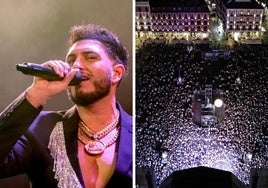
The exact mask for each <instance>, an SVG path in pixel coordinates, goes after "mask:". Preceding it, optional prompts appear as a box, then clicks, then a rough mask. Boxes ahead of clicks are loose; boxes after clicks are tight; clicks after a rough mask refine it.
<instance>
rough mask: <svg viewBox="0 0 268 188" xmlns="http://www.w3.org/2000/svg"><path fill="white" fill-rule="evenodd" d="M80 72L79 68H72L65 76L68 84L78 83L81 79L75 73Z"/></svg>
mask: <svg viewBox="0 0 268 188" xmlns="http://www.w3.org/2000/svg"><path fill="white" fill-rule="evenodd" d="M78 72H80V70H79V69H71V70H70V72H68V74H67V75H66V76H65V77H64V79H63V81H64V82H65V83H68V84H70V83H71V84H72V85H76V84H77V83H79V82H80V81H79V79H75V75H76V74H77V73H78Z"/></svg>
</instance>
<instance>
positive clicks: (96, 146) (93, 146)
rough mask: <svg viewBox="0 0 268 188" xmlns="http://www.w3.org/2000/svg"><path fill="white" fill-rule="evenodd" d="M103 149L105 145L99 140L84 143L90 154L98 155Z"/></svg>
mask: <svg viewBox="0 0 268 188" xmlns="http://www.w3.org/2000/svg"><path fill="white" fill-rule="evenodd" d="M104 149H105V145H104V143H103V142H102V141H100V140H90V141H89V142H88V143H87V144H86V145H85V150H86V152H87V153H88V154H90V155H99V154H101V153H103V151H104Z"/></svg>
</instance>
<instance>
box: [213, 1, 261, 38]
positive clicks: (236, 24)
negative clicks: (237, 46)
mask: <svg viewBox="0 0 268 188" xmlns="http://www.w3.org/2000/svg"><path fill="white" fill-rule="evenodd" d="M216 10H217V11H216V12H217V15H218V17H219V19H220V20H221V21H222V24H223V29H224V31H225V35H226V36H227V37H228V38H232V39H234V40H236V41H241V42H247V41H251V40H257V39H260V38H261V37H262V35H263V29H262V22H263V15H264V8H263V7H262V6H261V5H260V4H258V3H257V2H256V1H255V0H216Z"/></svg>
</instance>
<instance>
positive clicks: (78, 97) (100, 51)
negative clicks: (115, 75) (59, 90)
mask: <svg viewBox="0 0 268 188" xmlns="http://www.w3.org/2000/svg"><path fill="white" fill-rule="evenodd" d="M66 62H67V63H69V64H70V66H71V67H73V68H78V69H80V71H81V73H82V75H83V81H82V82H81V83H80V84H79V85H77V86H71V87H69V89H68V94H69V97H70V98H71V100H72V101H73V102H74V103H75V104H77V105H78V106H87V105H90V104H92V103H94V102H96V101H98V100H100V99H102V98H103V97H105V96H107V95H108V94H109V91H110V89H111V85H112V71H113V64H114V62H113V61H112V60H111V59H110V58H109V56H108V55H107V53H106V52H105V46H104V45H103V44H102V43H101V42H99V41H96V40H81V41H78V42H76V43H74V44H73V46H72V47H71V48H70V49H69V52H68V54H67V56H66Z"/></svg>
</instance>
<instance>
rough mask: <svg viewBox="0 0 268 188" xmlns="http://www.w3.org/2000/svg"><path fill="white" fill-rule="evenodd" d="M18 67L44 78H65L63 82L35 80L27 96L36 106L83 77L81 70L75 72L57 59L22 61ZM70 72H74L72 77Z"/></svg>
mask: <svg viewBox="0 0 268 188" xmlns="http://www.w3.org/2000/svg"><path fill="white" fill-rule="evenodd" d="M52 66H53V68H52ZM16 68H17V70H18V71H21V72H22V73H24V74H26V75H32V76H36V77H39V78H42V79H44V80H48V81H61V80H63V82H59V83H54V82H51V83H50V82H47V83H44V82H36V81H34V82H33V84H32V85H31V86H30V87H29V88H28V89H27V90H26V92H25V97H26V98H27V100H28V101H29V102H30V103H31V104H32V105H33V106H35V107H36V108H37V107H39V106H40V105H42V104H44V103H45V102H46V101H47V100H49V99H50V98H51V97H53V96H55V95H57V94H59V93H61V92H62V91H65V90H66V87H67V86H68V85H69V86H70V85H77V84H79V83H80V82H81V81H82V77H83V76H82V73H81V72H80V71H78V72H76V70H75V72H76V73H75V72H73V70H72V69H71V68H70V67H69V65H68V64H67V63H65V62H63V61H57V60H54V61H47V62H45V63H44V64H42V65H40V64H35V63H22V64H17V65H16ZM70 74H72V76H73V77H72V78H71V77H70ZM64 79H65V80H64ZM66 79H67V80H66Z"/></svg>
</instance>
